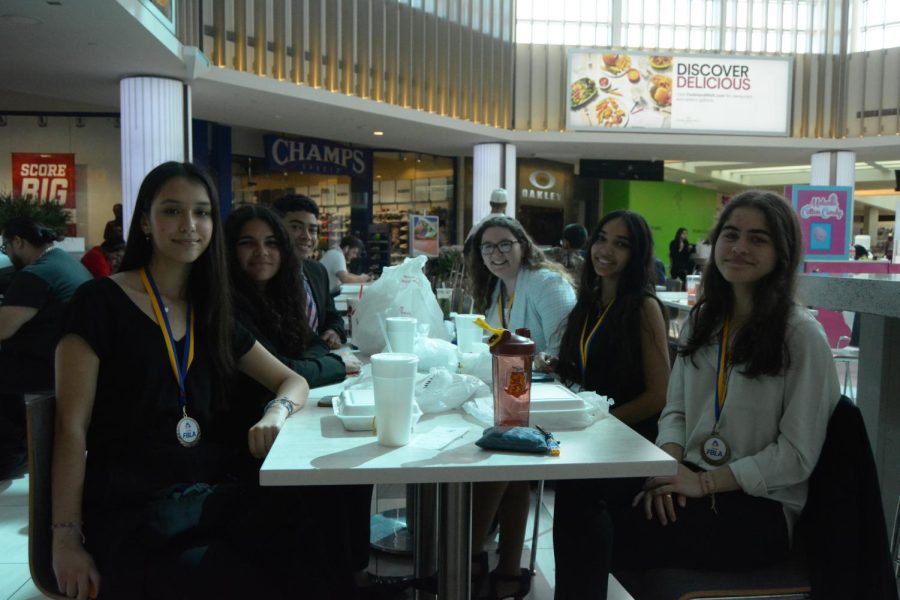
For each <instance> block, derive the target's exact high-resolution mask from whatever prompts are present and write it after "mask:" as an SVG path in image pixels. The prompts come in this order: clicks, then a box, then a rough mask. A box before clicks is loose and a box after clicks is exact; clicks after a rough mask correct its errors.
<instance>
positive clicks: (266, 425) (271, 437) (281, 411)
mask: <svg viewBox="0 0 900 600" xmlns="http://www.w3.org/2000/svg"><path fill="white" fill-rule="evenodd" d="M287 417H288V411H287V409H286V408H285V407H284V406H283V405H281V404H275V405H273V406H271V407H270V408H269V410H267V411H266V413H265V414H264V415H263V417H262V419H260V420H259V421H257V422H256V424H255V425H254V426H253V427H251V428H250V431H248V432H247V442H248V445H249V447H250V454H252V455H253V456H254V457H255V458H265V457H266V455H267V454H268V453H269V450H271V449H272V444H274V443H275V438H276V437H278V433H279V432H280V431H281V428H282V427H283V426H284V421H285V419H287Z"/></svg>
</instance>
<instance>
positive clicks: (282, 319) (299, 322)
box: [225, 205, 312, 357]
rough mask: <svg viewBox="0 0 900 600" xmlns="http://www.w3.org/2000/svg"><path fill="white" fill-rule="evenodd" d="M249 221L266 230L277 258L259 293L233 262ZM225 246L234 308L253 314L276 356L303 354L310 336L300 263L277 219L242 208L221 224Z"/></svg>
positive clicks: (255, 209) (253, 208)
mask: <svg viewBox="0 0 900 600" xmlns="http://www.w3.org/2000/svg"><path fill="white" fill-rule="evenodd" d="M253 220H259V221H262V222H263V223H265V224H266V225H268V226H269V228H270V229H271V230H272V235H273V236H274V237H275V243H276V245H277V247H278V252H279V254H280V256H281V262H280V265H279V267H278V272H277V273H275V276H274V277H272V279H270V280H269V281H267V282H266V285H265V288H264V289H262V290H261V289H260V288H259V286H258V285H257V282H255V281H253V280H252V279H250V277H248V276H247V274H246V273H245V272H244V270H243V269H242V268H241V266H240V265H239V264H238V258H237V247H238V241H239V239H240V237H241V230H243V228H244V225H246V224H247V223H249V222H250V221H253ZM225 243H226V252H227V254H228V267H229V268H230V270H231V278H232V280H233V281H234V298H235V304H237V305H239V306H241V307H244V308H248V309H250V310H252V311H253V312H254V313H256V315H257V316H258V318H257V319H256V323H255V324H256V326H257V327H259V330H260V331H261V332H262V333H263V334H264V335H265V336H266V337H267V338H268V339H270V340H272V342H273V343H274V344H275V347H276V348H278V351H279V353H282V354H285V355H287V356H293V357H296V356H300V355H301V354H303V352H304V350H305V349H306V347H307V344H308V343H309V340H310V338H311V336H312V331H311V330H310V328H309V320H308V318H307V315H306V290H305V287H304V285H303V279H302V277H303V276H302V275H301V272H300V261H299V259H298V258H297V255H296V253H295V252H294V247H293V244H292V243H291V238H290V235H289V234H288V232H287V229H285V227H284V224H283V222H282V221H281V219H280V218H279V217H278V215H277V214H276V213H275V212H273V211H272V210H270V209H268V208H266V207H265V206H259V205H248V206H243V207H241V208H239V209H237V210H236V211H234V212H232V213H231V214H230V215H228V219H227V220H226V221H225Z"/></svg>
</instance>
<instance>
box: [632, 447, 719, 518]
mask: <svg viewBox="0 0 900 600" xmlns="http://www.w3.org/2000/svg"><path fill="white" fill-rule="evenodd" d="M702 497H703V486H702V484H701V483H700V473H695V472H694V471H691V470H690V469H688V468H687V467H686V466H684V465H683V464H682V463H679V464H678V471H677V472H676V473H675V475H673V476H667V477H648V478H647V480H646V481H644V488H643V490H641V491H640V492H638V494H637V495H636V496H635V497H634V500H633V501H632V503H631V505H632V506H637V505H638V504H639V503H641V502H642V501H643V506H644V515H645V516H646V517H647V519H648V520H650V519H652V518H653V515H654V514H655V515H656V518H657V519H658V520H659V522H660V524H661V525H664V526H665V525H666V524H668V523H669V522H670V521H671V522H672V523H674V522H675V520H676V518H675V504H676V503H677V504H678V506H680V507H681V508H684V507H685V506H687V499H688V498H702Z"/></svg>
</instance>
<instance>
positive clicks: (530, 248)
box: [466, 215, 572, 312]
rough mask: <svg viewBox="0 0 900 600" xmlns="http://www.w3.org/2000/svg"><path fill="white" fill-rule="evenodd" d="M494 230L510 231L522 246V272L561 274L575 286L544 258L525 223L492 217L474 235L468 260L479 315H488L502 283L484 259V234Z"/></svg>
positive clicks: (471, 288)
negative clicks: (497, 228) (548, 271)
mask: <svg viewBox="0 0 900 600" xmlns="http://www.w3.org/2000/svg"><path fill="white" fill-rule="evenodd" d="M491 227H502V228H504V229H506V230H507V231H509V232H510V233H512V234H513V236H514V237H515V238H516V240H517V241H518V242H519V245H520V246H521V247H522V264H521V266H520V268H522V269H528V270H529V271H538V270H540V269H549V270H551V271H554V272H556V273H559V274H560V275H561V276H562V278H563V279H565V280H566V281H568V282H569V283H571V281H572V280H571V278H570V277H569V274H568V273H567V272H566V270H565V269H563V268H562V266H561V265H559V264H557V263H555V262H553V261H551V260H549V259H548V258H547V257H546V256H544V253H543V252H542V251H541V249H540V248H538V247H537V246H536V245H535V243H534V240H533V239H532V238H531V236H530V235H528V232H526V231H525V228H524V227H522V224H521V223H519V222H518V221H517V220H515V219H513V218H512V217H507V216H504V215H498V216H496V217H491V218H490V219H486V220H485V221H484V222H483V223H481V225H479V226H478V229H476V230H475V233H474V234H472V251H471V252H469V255H468V257H467V259H466V260H467V262H468V264H467V265H466V268H467V271H468V273H469V280H470V283H469V291H470V293H471V294H472V298H473V299H474V300H475V307H474V308H475V311H476V312H484V311H485V310H486V309H487V307H488V306H489V305H490V304H491V294H493V292H494V287H495V286H496V285H497V281H498V278H497V276H496V275H494V274H493V273H491V272H490V270H488V268H487V266H486V265H485V264H484V259H483V257H482V256H481V238H482V237H483V236H484V232H485V231H487V230H488V229H489V228H491Z"/></svg>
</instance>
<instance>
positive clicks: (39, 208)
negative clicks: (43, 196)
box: [0, 193, 72, 235]
mask: <svg viewBox="0 0 900 600" xmlns="http://www.w3.org/2000/svg"><path fill="white" fill-rule="evenodd" d="M15 217H27V218H30V219H33V220H34V221H36V222H37V223H40V224H41V225H43V226H44V227H49V228H51V229H56V230H57V231H59V232H60V233H61V234H63V235H65V233H66V225H68V224H69V223H70V222H71V220H72V215H71V214H70V213H69V211H67V210H66V209H65V208H63V205H62V204H60V203H59V202H36V201H35V200H33V199H31V198H26V197H24V196H15V195H13V194H3V193H0V230H2V229H3V228H5V227H6V222H7V221H9V220H10V219H12V218H15Z"/></svg>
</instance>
